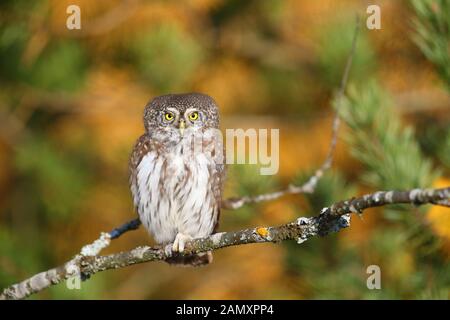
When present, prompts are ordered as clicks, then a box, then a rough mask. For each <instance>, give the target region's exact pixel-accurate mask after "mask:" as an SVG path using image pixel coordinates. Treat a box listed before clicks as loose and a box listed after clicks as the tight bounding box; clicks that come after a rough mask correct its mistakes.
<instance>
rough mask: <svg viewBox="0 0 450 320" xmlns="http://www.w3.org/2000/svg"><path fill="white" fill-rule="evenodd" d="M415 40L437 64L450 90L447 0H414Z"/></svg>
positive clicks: (449, 13) (449, 24) (449, 26)
mask: <svg viewBox="0 0 450 320" xmlns="http://www.w3.org/2000/svg"><path fill="white" fill-rule="evenodd" d="M411 4H412V7H413V9H414V11H415V13H416V15H417V17H416V19H414V21H413V22H414V26H415V29H416V34H415V35H414V36H413V39H414V41H415V42H416V44H417V45H418V46H419V48H420V50H422V52H423V54H424V55H425V56H426V57H427V59H428V60H430V61H431V62H432V63H433V64H434V65H435V66H436V70H437V72H438V73H439V75H440V76H441V78H442V80H443V81H444V83H445V84H446V87H447V90H449V91H450V46H449V43H450V3H449V1H447V0H413V1H411Z"/></svg>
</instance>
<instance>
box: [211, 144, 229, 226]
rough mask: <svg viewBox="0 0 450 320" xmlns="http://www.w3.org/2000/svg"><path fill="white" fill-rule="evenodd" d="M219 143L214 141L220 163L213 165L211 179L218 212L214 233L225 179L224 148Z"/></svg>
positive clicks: (218, 218) (217, 224)
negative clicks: (219, 154) (220, 154)
mask: <svg viewBox="0 0 450 320" xmlns="http://www.w3.org/2000/svg"><path fill="white" fill-rule="evenodd" d="M219 141H221V140H220V139H217V140H216V143H217V144H215V147H216V148H217V149H220V151H221V152H222V158H221V162H219V163H216V164H215V170H213V172H214V174H213V177H212V190H213V194H214V198H215V200H216V203H217V204H218V209H217V210H218V211H217V218H216V219H217V220H216V223H215V226H214V232H217V230H218V228H219V221H220V210H221V208H220V204H221V202H222V194H223V188H224V184H225V178H226V165H225V164H226V160H225V146H224V144H223V143H218V142H219Z"/></svg>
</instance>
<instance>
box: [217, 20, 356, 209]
mask: <svg viewBox="0 0 450 320" xmlns="http://www.w3.org/2000/svg"><path fill="white" fill-rule="evenodd" d="M359 28H360V21H359V16H357V17H356V27H355V33H354V35H353V40H352V47H351V49H350V53H349V56H348V58H347V62H346V64H345V68H344V73H343V75H342V79H341V85H340V87H339V91H338V92H337V95H336V101H337V106H336V111H335V115H334V119H333V129H332V137H331V141H330V146H329V149H328V154H327V156H326V158H325V161H324V162H323V163H322V165H321V166H320V168H319V169H317V170H316V172H315V173H314V175H312V176H311V177H310V178H309V179H308V180H307V181H306V182H305V183H304V184H302V185H301V186H296V185H293V184H291V185H289V186H288V187H287V188H286V189H284V190H280V191H277V192H271V193H266V194H261V195H257V196H246V197H240V198H230V199H226V200H224V201H222V208H225V209H238V208H240V207H242V206H243V205H245V204H249V203H257V202H262V201H270V200H275V199H278V198H280V197H282V196H284V195H287V194H301V193H313V192H314V190H315V189H316V187H317V183H318V182H319V180H320V178H321V177H322V176H323V174H324V173H325V171H327V170H328V169H329V168H330V167H331V165H332V163H333V158H334V151H335V150H336V144H337V138H338V131H339V126H340V118H339V112H338V110H337V108H338V107H339V103H340V102H341V100H342V97H343V96H344V92H345V89H346V87H347V82H348V77H349V74H350V68H351V65H352V62H353V57H354V55H355V51H356V43H357V40H358V34H359Z"/></svg>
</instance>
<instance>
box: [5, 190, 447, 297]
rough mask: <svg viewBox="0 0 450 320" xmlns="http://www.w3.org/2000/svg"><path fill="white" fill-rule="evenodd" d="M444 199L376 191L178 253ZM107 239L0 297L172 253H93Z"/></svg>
mask: <svg viewBox="0 0 450 320" xmlns="http://www.w3.org/2000/svg"><path fill="white" fill-rule="evenodd" d="M449 199H450V186H449V187H447V188H442V189H413V190H408V191H379V192H375V193H373V194H367V195H364V196H362V197H357V198H352V199H348V200H345V201H340V202H337V203H334V204H332V205H331V206H329V207H325V208H323V209H322V210H321V212H320V214H319V215H317V216H314V217H302V218H298V219H297V220H295V221H293V222H290V223H287V224H284V225H281V226H276V227H256V228H250V229H244V230H240V231H233V232H221V233H216V234H213V235H211V236H209V237H207V238H202V239H194V240H192V241H190V242H189V243H187V244H186V248H185V252H184V253H183V254H192V253H199V252H206V251H210V250H217V249H220V248H225V247H229V246H237V245H243V244H248V243H262V242H281V241H284V240H296V241H297V243H299V244H300V243H302V242H304V241H306V240H308V239H309V238H311V237H314V236H325V235H327V234H329V233H332V232H338V231H340V230H341V229H343V228H346V227H348V226H349V225H350V214H351V213H356V214H361V213H362V212H363V210H364V209H367V208H372V207H379V206H384V205H389V204H402V203H404V204H413V205H423V204H436V203H441V202H446V201H449ZM110 239H111V234H110V233H103V234H102V236H101V237H100V239H98V240H96V241H94V242H93V243H92V244H90V245H87V246H85V247H83V249H82V250H81V252H80V254H78V255H76V256H75V257H74V258H73V259H72V260H70V261H69V262H67V263H65V264H64V265H62V266H60V267H57V268H54V269H51V270H48V271H45V272H41V273H39V274H37V275H35V276H33V277H31V278H29V279H27V280H24V281H22V282H20V283H18V284H14V285H12V286H10V287H9V288H6V289H5V290H3V292H2V293H1V294H0V299H23V298H26V297H28V296H29V295H31V294H34V293H37V292H39V291H41V290H43V289H45V288H47V287H49V286H51V285H54V284H57V283H60V282H62V281H64V280H66V279H69V278H72V277H74V276H78V277H82V278H84V279H86V278H89V277H90V276H91V275H94V274H96V273H97V272H100V271H104V270H109V269H117V268H123V267H127V266H130V265H134V264H138V263H144V262H149V261H164V260H165V259H166V258H168V257H169V256H170V255H171V254H172V253H170V252H169V251H168V250H165V248H152V247H148V246H142V247H137V248H135V249H133V250H131V251H127V252H120V253H115V254H111V255H106V256H97V254H98V253H99V252H100V250H101V249H102V248H104V247H105V246H106V245H107V244H108V243H109V241H110Z"/></svg>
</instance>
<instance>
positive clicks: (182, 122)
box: [179, 120, 186, 136]
mask: <svg viewBox="0 0 450 320" xmlns="http://www.w3.org/2000/svg"><path fill="white" fill-rule="evenodd" d="M185 128H186V123H185V122H184V120H180V126H179V129H180V134H181V136H183V133H184V129H185Z"/></svg>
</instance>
